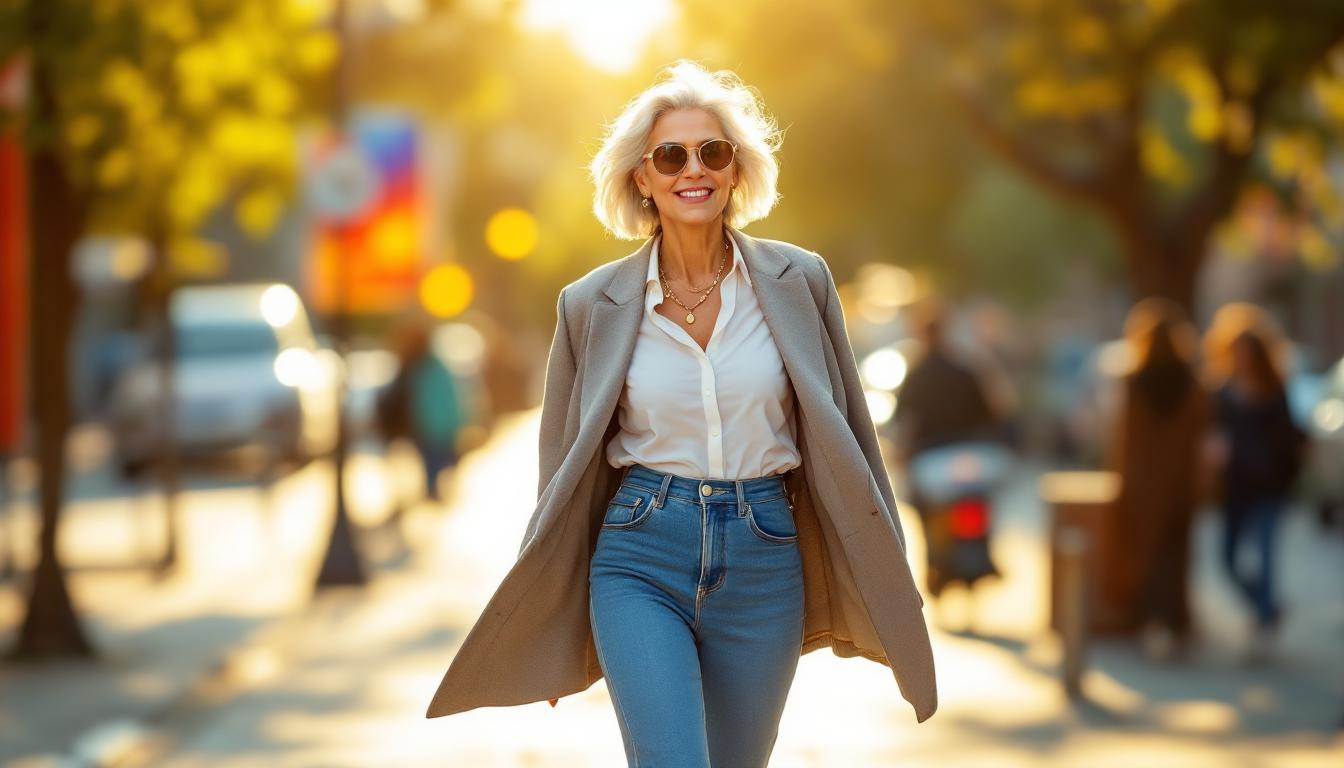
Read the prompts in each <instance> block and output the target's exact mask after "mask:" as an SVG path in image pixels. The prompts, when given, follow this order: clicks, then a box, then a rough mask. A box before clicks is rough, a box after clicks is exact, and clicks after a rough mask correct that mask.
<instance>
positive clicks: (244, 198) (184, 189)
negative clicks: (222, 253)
mask: <svg viewBox="0 0 1344 768" xmlns="http://www.w3.org/2000/svg"><path fill="white" fill-rule="evenodd" d="M3 2H4V3H5V6H4V7H5V9H6V11H7V12H6V13H5V15H4V16H3V18H4V22H5V23H4V24H3V27H4V29H5V30H6V31H5V33H3V34H0V44H7V45H10V46H11V47H13V46H14V45H15V44H16V41H17V45H20V46H22V48H23V49H24V50H25V51H26V52H27V54H28V56H29V58H30V61H31V63H32V65H33V66H34V67H35V68H41V69H42V70H43V71H44V73H45V75H46V77H47V78H48V81H49V82H50V83H51V85H52V92H53V95H54V98H55V101H56V105H55V106H56V108H55V110H54V115H53V117H52V119H51V120H50V121H48V122H47V123H45V124H38V123H36V122H35V123H34V124H33V125H31V127H30V128H31V130H30V132H29V140H30V141H31V142H34V143H38V144H45V145H47V146H53V147H55V148H57V149H58V151H59V153H60V155H61V156H62V157H63V158H64V160H65V164H66V167H67V169H68V171H69V173H70V175H71V177H72V178H73V179H74V180H75V183H76V185H77V186H78V188H79V189H80V190H81V192H82V193H83V194H84V195H86V196H87V198H88V199H89V201H90V203H91V211H92V213H91V217H92V218H91V221H92V226H93V228H95V229H100V230H110V231H120V232H135V233H143V234H151V235H152V236H156V237H172V236H176V235H183V234H186V233H189V232H191V231H192V230H193V229H194V228H195V227H196V225H197V224H199V223H200V221H201V220H202V219H203V218H204V217H205V216H206V215H207V214H208V213H209V212H210V211H211V210H213V209H215V208H216V207H218V206H219V205H220V204H221V203H223V202H225V201H226V200H228V199H230V198H232V197H234V196H236V198H237V200H238V206H237V208H236V212H237V214H238V216H239V220H240V223H241V224H242V225H243V226H244V228H245V229H247V230H249V231H251V232H254V233H257V234H261V233H263V232H265V231H267V230H268V229H269V228H270V227H271V225H272V224H273V223H274V221H275V219H276V217H277V216H278V214H279V213H280V211H281V209H282V208H283V206H284V204H285V201H286V200H287V198H288V197H289V195H290V194H291V192H292V189H293V186H294V182H295V176H296V167H295V158H296V150H295V146H296V144H295V137H296V132H297V131H298V130H299V129H300V119H301V118H302V117H303V116H304V115H305V114H307V112H308V111H309V110H311V108H312V107H313V106H314V104H315V99H314V96H313V94H315V93H321V91H322V89H321V87H320V83H321V82H322V79H323V78H324V76H325V73H326V69H327V68H328V67H329V66H330V64H331V62H332V60H333V58H334V54H335V47H336V41H335V39H334V38H333V36H332V35H331V34H330V33H329V32H328V31H327V30H326V29H325V28H324V27H323V26H322V25H323V24H324V22H325V20H324V19H323V18H322V17H321V13H322V9H321V5H322V4H321V3H315V2H304V1H303V0H285V1H284V2H275V1H273V0H28V2H21V1H20V0H3ZM39 3H40V5H39ZM14 29H24V30H25V31H26V34H22V35H15V34H14V33H13V32H14Z"/></svg>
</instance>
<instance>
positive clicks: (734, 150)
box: [640, 139, 737, 176]
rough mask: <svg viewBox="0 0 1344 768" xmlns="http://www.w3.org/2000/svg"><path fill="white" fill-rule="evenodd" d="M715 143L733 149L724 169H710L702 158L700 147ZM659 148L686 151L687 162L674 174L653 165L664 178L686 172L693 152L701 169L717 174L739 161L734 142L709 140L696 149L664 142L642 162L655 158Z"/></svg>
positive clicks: (695, 147)
mask: <svg viewBox="0 0 1344 768" xmlns="http://www.w3.org/2000/svg"><path fill="white" fill-rule="evenodd" d="M715 141H722V142H723V143H725V144H727V145H728V146H730V147H732V148H733V156H732V157H730V158H728V165H725V166H723V167H722V168H710V167H709V166H707V165H705V161H704V158H702V157H700V147H703V146H705V144H710V143H713V142H715ZM659 147H681V148H682V149H684V150H686V162H684V163H682V164H681V167H680V168H678V169H677V170H675V171H673V172H671V173H664V172H663V171H662V170H661V169H659V168H658V164H657V163H654V164H653V170H655V171H658V172H659V173H661V174H663V175H664V176H679V175H680V174H681V172H682V171H684V170H686V166H688V165H690V164H691V153H692V152H694V153H695V159H696V160H699V161H700V167H701V168H705V169H706V170H710V171H714V172H715V173H718V172H719V171H726V170H728V168H729V166H731V165H732V164H733V162H734V161H735V160H737V145H736V144H734V143H733V142H731V141H729V140H727V139H708V140H707V141H705V142H704V143H703V144H699V145H697V146H694V147H688V146H686V145H685V144H678V143H677V142H675V141H664V142H662V143H661V144H659V145H658V146H656V147H654V148H653V149H651V150H649V151H648V152H645V153H644V156H643V157H641V158H640V161H641V162H643V161H644V160H648V159H649V158H651V157H653V153H654V152H657V151H658V149H659Z"/></svg>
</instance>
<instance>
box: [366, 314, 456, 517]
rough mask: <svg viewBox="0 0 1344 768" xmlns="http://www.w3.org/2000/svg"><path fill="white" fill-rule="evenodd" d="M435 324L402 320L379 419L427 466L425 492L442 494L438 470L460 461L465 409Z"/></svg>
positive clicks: (435, 495)
mask: <svg viewBox="0 0 1344 768" xmlns="http://www.w3.org/2000/svg"><path fill="white" fill-rule="evenodd" d="M430 332H431V327H430V326H429V324H428V323H427V322H425V321H422V320H418V319H417V320H413V321H409V322H406V323H404V324H403V325H402V326H401V327H400V328H399V329H398V330H397V332H396V334H395V335H394V338H393V351H394V352H396V355H397V362H398V367H397V375H396V378H394V379H393V380H392V382H391V383H390V384H388V386H387V388H386V389H384V390H383V392H382V393H381V394H380V395H379V398H378V422H379V428H380V431H381V432H382V433H383V437H384V439H386V440H389V441H390V440H393V439H396V438H398V437H404V438H407V439H409V440H410V441H411V442H412V443H413V444H414V445H415V449H416V452H417V453H419V454H420V460H421V463H422V464H423V465H424V470H425V493H426V495H427V496H428V497H429V498H431V499H434V500H436V501H437V500H438V499H439V483H438V479H439V474H440V473H441V472H443V470H445V469H448V468H449V467H452V466H454V465H456V464H457V460H458V455H457V437H458V432H459V431H460V430H461V429H462V426H463V423H464V421H465V419H464V409H463V403H462V398H461V396H460V394H459V390H458V386H457V382H456V380H455V378H454V376H453V373H452V371H451V370H449V368H448V366H447V364H445V363H444V362H443V360H441V359H439V357H438V355H436V354H434V351H433V349H432V347H431V345H430Z"/></svg>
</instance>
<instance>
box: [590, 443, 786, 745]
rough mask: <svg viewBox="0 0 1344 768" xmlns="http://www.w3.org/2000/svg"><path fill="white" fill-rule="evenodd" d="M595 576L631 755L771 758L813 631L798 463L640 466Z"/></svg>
mask: <svg viewBox="0 0 1344 768" xmlns="http://www.w3.org/2000/svg"><path fill="white" fill-rule="evenodd" d="M588 582H589V606H588V607H589V616H590V618H591V621H592V627H593V637H594V641H595V644H596V647H597V655H598V661H599V662H601V664H602V671H603V673H604V675H605V677H606V680H607V690H608V691H609V692H610V694H611V700H612V705H613V706H614V708H615V710H616V719H617V722H618V723H619V725H620V729H621V738H622V740H623V741H624V743H625V753H626V759H627V760H628V761H629V764H630V766H632V767H633V766H638V767H639V768H710V767H711V766H713V768H750V767H754V766H764V765H765V764H766V763H767V761H768V760H769V758H770V752H771V751H772V750H773V748H774V745H775V738H776V736H777V735H778V734H779V719H780V716H781V714H782V713H783V711H784V701H785V699H786V698H787V697H788V692H789V688H790V686H791V685H792V684H793V676H794V672H795V671H796V670H797V668H798V658H799V655H800V653H801V651H802V639H803V574H802V560H801V556H800V555H799V552H798V532H797V528H796V527H795V526H794V521H793V506H792V504H791V502H790V500H789V498H788V495H787V492H786V490H785V486H784V475H772V476H769V477H759V478H753V479H750V480H700V479H694V478H689V477H681V476H679V475H671V474H666V473H663V472H658V471H655V470H652V469H649V468H648V467H644V466H642V465H639V464H636V465H634V466H632V467H630V468H629V469H628V470H627V471H626V474H625V476H624V478H623V479H622V481H621V485H620V487H619V488H618V489H617V490H616V493H615V494H614V495H613V496H612V498H611V500H610V502H609V503H608V505H607V508H606V512H605V514H604V517H603V520H602V527H601V530H600V531H599V533H598V538H597V548H596V550H595V551H594V553H593V557H592V564H591V568H590V570H589V576H588Z"/></svg>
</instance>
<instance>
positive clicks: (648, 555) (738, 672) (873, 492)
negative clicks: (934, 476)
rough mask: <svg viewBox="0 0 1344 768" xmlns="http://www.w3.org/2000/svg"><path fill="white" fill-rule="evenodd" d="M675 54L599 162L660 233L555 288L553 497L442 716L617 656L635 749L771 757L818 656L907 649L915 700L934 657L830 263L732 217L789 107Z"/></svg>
mask: <svg viewBox="0 0 1344 768" xmlns="http://www.w3.org/2000/svg"><path fill="white" fill-rule="evenodd" d="M663 75H664V76H663V77H661V78H660V79H659V81H658V82H657V83H655V84H653V85H652V86H651V87H650V88H649V89H648V90H647V91H645V92H644V93H642V94H640V95H639V96H637V97H636V98H635V99H634V100H633V101H631V102H630V104H629V105H628V107H627V108H626V109H625V111H624V112H623V113H622V114H621V115H620V116H618V117H617V118H616V119H615V121H613V123H612V124H611V126H610V128H609V130H608V133H607V136H606V138H605V139H604V141H603V143H602V147H601V149H600V150H599V151H598V153H597V155H596V157H595V158H594V159H593V163H592V175H593V179H594V181H595V185H596V193H595V196H594V211H595V213H596V214H597V216H598V218H599V219H600V220H601V221H602V223H603V225H604V226H606V227H607V229H608V230H610V231H611V232H612V233H613V234H615V235H616V236H618V237H622V238H625V239H635V240H643V243H642V245H641V246H640V247H639V248H638V249H637V250H635V251H633V252H632V253H630V254H628V255H626V256H624V257H623V258H621V259H618V260H614V261H611V262H608V263H606V264H603V265H601V266H599V267H597V268H595V269H593V270H591V271H588V273H587V274H586V275H585V276H583V277H581V278H579V279H577V280H575V281H574V282H572V283H570V284H569V285H567V286H565V288H564V289H562V290H561V292H560V295H559V297H558V298H557V301H556V328H555V334H554V336H553V338H552V343H551V348H550V353H549V357H548V360H547V368H546V380H545V392H544V395H543V402H542V408H541V430H540V443H539V449H540V467H539V471H538V481H537V491H538V500H537V506H536V508H535V509H534V511H533V514H532V518H531V520H530V521H529V522H528V526H527V531H526V533H525V535H524V538H523V541H522V544H521V547H520V550H519V555H518V561H517V562H516V563H515V564H514V566H513V568H512V569H510V571H509V573H508V575H507V576H505V579H504V581H503V582H502V583H501V584H500V586H499V588H498V589H497V590H496V592H495V594H494V595H493V596H492V598H491V600H490V602H489V605H488V607H487V608H486V610H485V611H484V612H483V613H482V615H481V617H480V618H479V619H478V621H477V623H476V624H475V625H474V626H473V627H472V629H471V631H470V632H469V633H468V635H467V638H466V640H465V641H464V642H463V644H462V646H461V648H460V649H459V651H458V653H457V656H456V657H455V658H454V660H453V663H452V664H451V665H450V666H449V668H448V670H447V672H445V674H444V677H443V679H442V681H441V682H440V684H439V688H438V690H437V691H436V693H435V696H434V699H433V700H432V701H431V703H430V707H429V711H428V715H429V716H430V717H436V716H439V715H449V714H452V713H454V712H461V711H465V710H468V709H472V708H475V707H480V706H486V705H500V704H522V703H526V702H531V701H541V700H543V699H545V700H550V701H552V703H554V701H555V700H556V699H558V698H559V697H560V696H565V695H568V694H571V693H577V692H580V691H583V690H585V689H587V688H588V687H589V686H591V685H592V684H593V683H594V682H596V681H597V680H599V679H602V678H605V679H606V681H607V688H608V690H609V691H610V693H611V698H612V701H613V705H614V710H615V712H614V713H615V716H616V719H617V722H618V723H619V725H620V732H621V738H622V741H623V742H624V744H625V750H626V757H627V760H628V761H629V764H630V765H631V766H636V765H658V766H677V767H678V768H708V767H709V766H710V765H718V766H749V765H751V766H759V765H765V764H766V763H767V762H768V761H769V757H770V753H771V751H772V749H773V748H774V746H775V742H776V737H777V735H778V733H779V723H780V716H781V715H782V713H783V710H784V703H785V699H786V698H787V695H788V692H789V689H790V686H791V685H792V682H793V677H794V674H795V672H796V670H797V666H798V662H799V659H800V657H801V655H802V654H803V653H804V652H806V651H811V650H815V649H820V648H831V649H832V650H833V652H834V653H835V654H836V655H837V656H841V657H854V656H862V657H864V658H867V659H871V660H873V661H876V662H879V663H881V664H883V665H885V666H887V667H890V668H891V671H892V673H893V674H894V676H895V679H896V680H897V681H899V685H900V691H901V693H902V695H904V696H905V698H906V699H907V700H908V701H910V702H911V704H912V705H913V706H914V709H915V714H916V716H917V717H918V719H919V720H921V721H922V720H925V719H927V718H928V717H929V716H931V715H932V714H933V711H934V709H935V708H936V706H937V689H936V686H935V681H934V662H933V653H932V649H931V647H930V644H929V637H928V631H927V628H926V624H925V622H924V617H923V614H922V612H921V607H922V605H923V600H922V598H921V597H920V595H919V592H918V590H917V589H916V588H915V585H914V581H913V579H912V577H911V573H910V568H909V565H908V563H907V561H906V558H905V540H904V535H903V533H902V531H901V527H900V521H899V518H898V516H897V510H896V503H895V499H894V496H893V494H892V490H891V482H890V479H889V478H888V476H887V472H886V469H885V467H884V465H883V463H882V454H881V451H880V449H879V447H878V441H877V433H876V430H875V429H874V427H873V421H872V417H871V415H870V414H869V411H868V408H867V406H866V405H865V401H864V395H863V385H862V383H861V382H860V379H859V375H858V367H857V365H856V364H855V361H854V352H853V348H852V346H851V344H850V341H849V337H848V335H847V333H846V330H845V321H844V315H843V307H842V306H841V301H840V297H839V294H838V292H837V290H836V287H835V281H834V277H833V276H832V274H831V271H830V269H829V268H828V265H827V263H826V261H825V260H824V259H823V258H822V257H821V256H819V255H818V254H816V253H814V252H813V251H810V250H808V249H806V248H802V247H799V246H797V245H793V244H790V243H786V242H782V241H779V240H767V239H763V238H756V237H752V236H750V235H747V234H745V233H744V232H742V231H741V229H740V228H741V227H743V226H745V225H746V224H747V223H749V222H751V221H754V220H757V219H761V218H763V217H764V216H765V215H766V214H767V213H768V212H769V211H770V209H771V208H772V207H773V205H774V203H775V200H776V199H777V197H778V194H777V192H776V177H777V175H778V170H779V167H778V164H777V163H778V161H777V159H776V151H777V149H778V143H777V142H778V139H779V134H778V133H777V129H776V127H775V125H774V121H773V119H772V118H770V117H769V116H768V115H767V114H766V113H765V112H764V109H763V107H762V105H761V104H760V102H759V96H758V95H757V93H756V91H755V89H753V88H751V87H749V86H747V85H746V84H745V83H743V82H742V81H741V79H740V78H738V77H737V76H736V75H734V74H733V73H731V72H727V71H719V72H709V71H706V70H705V69H703V68H702V67H700V66H699V65H697V64H695V63H693V62H689V61H684V62H679V63H677V64H676V65H674V66H672V67H669V68H668V69H667V70H665V71H664V73H663ZM823 349H824V350H826V352H825V354H823V353H822V350H823ZM520 474H521V473H520Z"/></svg>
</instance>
